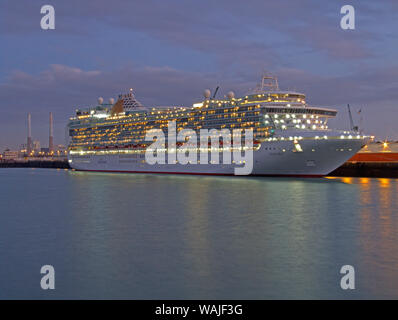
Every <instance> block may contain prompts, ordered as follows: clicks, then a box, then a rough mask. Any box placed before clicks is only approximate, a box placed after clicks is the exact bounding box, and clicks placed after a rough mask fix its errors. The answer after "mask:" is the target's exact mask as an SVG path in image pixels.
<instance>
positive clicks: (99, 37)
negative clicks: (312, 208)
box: [0, 0, 398, 151]
mask: <svg viewBox="0 0 398 320" xmlns="http://www.w3.org/2000/svg"><path fill="white" fill-rule="evenodd" d="M45 4H50V5H52V6H54V8H55V30H42V29H41V28H40V20H41V18H42V16H43V15H42V14H41V13H40V8H41V6H42V5H45ZM345 4H350V5H352V6H354V8H355V18H356V24H355V27H356V28H355V30H343V29H341V28H340V19H341V17H342V16H343V15H342V14H340V8H341V7H342V6H343V5H345ZM397 25H398V1H396V0H385V1H374V0H372V1H371V0H369V1H366V0H360V1H359V0H350V1H326V0H325V1H321V0H300V1H297V0H295V1H293V0H289V1H286V0H279V1H267V0H253V1H237V0H229V1H224V0H218V1H214V0H213V1H208V0H201V1H189V0H185V1H174V0H169V1H164V0H160V1H155V0H146V1H125V0H112V1H108V0H107V1H106V0H95V1H94V0H90V1H87V0H85V1H76V0H68V1H66V0H63V1H59V0H46V1H38V0H17V1H16V0H13V1H12V0H1V2H0V43H1V47H0V98H1V100H0V101H1V104H0V108H1V109H0V110H1V111H0V112H1V114H0V151H3V150H4V149H5V148H6V147H9V148H11V149H15V148H18V147H19V146H20V144H22V143H25V142H26V117H27V113H28V112H30V113H31V114H32V135H33V139H35V140H37V139H38V140H40V141H41V144H42V146H47V144H48V113H49V112H50V111H52V112H53V114H54V125H55V143H57V144H64V143H65V125H66V123H67V120H68V118H69V117H70V116H72V115H73V113H74V110H75V109H76V108H77V107H79V106H90V105H94V104H95V103H96V101H97V98H98V97H99V96H102V97H104V99H105V100H106V101H107V100H108V99H109V98H110V97H114V98H116V96H117V95H118V94H119V93H122V92H125V91H127V90H128V88H130V87H132V88H134V90H135V95H136V97H137V99H138V100H140V101H141V102H142V103H143V104H144V105H146V106H149V107H152V106H157V105H161V106H165V105H192V103H194V102H197V101H200V100H201V99H202V92H203V90H204V89H206V88H209V89H211V90H214V88H215V87H216V86H217V85H219V86H220V87H221V88H220V96H221V97H222V96H223V95H224V94H226V92H228V91H230V90H233V91H235V92H236V94H237V95H241V94H245V93H246V92H247V90H248V89H250V88H253V87H255V85H256V83H257V82H259V80H260V77H261V74H262V72H263V70H264V69H265V70H267V71H268V72H271V73H272V74H274V75H276V76H278V79H279V84H280V86H281V88H284V89H288V88H290V89H293V88H294V89H295V90H298V91H300V92H304V93H305V94H307V102H308V103H309V104H311V105H316V106H329V107H333V108H337V109H338V110H339V116H338V119H336V120H334V121H333V122H330V125H331V126H336V127H340V128H344V129H348V124H349V120H348V115H347V109H346V105H347V103H349V104H350V105H351V106H352V109H353V111H357V110H358V109H361V110H362V117H363V129H364V130H365V132H366V133H369V134H374V135H376V137H377V138H379V139H385V138H389V139H395V140H398V125H397V122H398V111H397V110H398V105H397V101H398V59H397V57H398V28H397ZM354 120H355V121H356V122H357V123H359V116H358V114H357V113H356V112H354Z"/></svg>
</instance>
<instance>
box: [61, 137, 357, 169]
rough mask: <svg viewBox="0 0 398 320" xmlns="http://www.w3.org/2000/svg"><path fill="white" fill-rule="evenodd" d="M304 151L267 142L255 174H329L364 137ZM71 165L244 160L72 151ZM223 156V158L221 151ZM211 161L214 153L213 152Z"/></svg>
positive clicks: (317, 143) (307, 143)
mask: <svg viewBox="0 0 398 320" xmlns="http://www.w3.org/2000/svg"><path fill="white" fill-rule="evenodd" d="M299 143H300V146H301V149H302V152H298V151H297V150H296V149H295V148H294V144H293V142H292V141H286V140H285V141H271V142H268V141H267V142H263V143H262V144H261V147H260V148H259V149H258V150H257V151H253V170H252V172H251V175H266V176H283V175H287V176H325V175H327V174H329V173H330V172H332V171H333V170H335V169H336V168H338V167H339V166H341V165H342V164H343V163H345V162H346V161H347V160H348V159H350V158H351V157H352V156H353V155H354V154H356V153H357V152H358V151H359V150H360V149H361V148H362V146H363V145H364V144H365V141H364V140H362V139H355V140H354V139H353V140H349V139H341V140H339V139H334V140H329V139H319V140H315V139H314V140H301V141H300V142H299ZM198 158H199V157H198ZM68 159H69V163H70V166H71V167H72V168H73V169H76V170H81V171H99V172H130V173H169V174H203V175H206V174H207V175H234V174H235V168H236V167H242V166H243V165H242V164H236V163H232V164H222V163H220V164H203V163H202V164H185V165H183V164H178V163H177V164H167V163H166V164H153V165H151V164H148V163H147V162H146V161H145V154H141V155H138V154H132V153H130V154H129V153H120V154H103V155H102V154H91V155H89V154H85V155H80V154H69V155H68ZM220 159H222V157H221V154H220ZM209 161H210V156H209Z"/></svg>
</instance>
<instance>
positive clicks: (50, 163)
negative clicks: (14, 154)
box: [0, 160, 71, 169]
mask: <svg viewBox="0 0 398 320" xmlns="http://www.w3.org/2000/svg"><path fill="white" fill-rule="evenodd" d="M0 168H48V169H71V167H70V166H69V163H68V161H66V160H26V161H1V162H0Z"/></svg>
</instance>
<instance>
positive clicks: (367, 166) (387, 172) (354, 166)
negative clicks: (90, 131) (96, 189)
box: [0, 160, 398, 178]
mask: <svg viewBox="0 0 398 320" xmlns="http://www.w3.org/2000/svg"><path fill="white" fill-rule="evenodd" d="M0 168H48V169H71V167H70V166H69V163H68V161H66V160H27V161H2V162H0ZM328 176H332V177H363V178H398V162H346V163H345V164H344V165H342V166H341V167H340V168H337V169H336V170H334V171H333V172H331V173H330V174H329V175H328Z"/></svg>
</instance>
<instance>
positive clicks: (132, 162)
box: [67, 75, 370, 177]
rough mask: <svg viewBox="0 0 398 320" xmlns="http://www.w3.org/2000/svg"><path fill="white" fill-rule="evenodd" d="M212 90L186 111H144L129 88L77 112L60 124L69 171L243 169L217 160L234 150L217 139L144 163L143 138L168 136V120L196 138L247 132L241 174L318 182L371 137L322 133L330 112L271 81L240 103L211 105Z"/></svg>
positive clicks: (179, 146)
mask: <svg viewBox="0 0 398 320" xmlns="http://www.w3.org/2000/svg"><path fill="white" fill-rule="evenodd" d="M217 89H218V88H217ZM217 89H216V90H215V92H214V94H213V95H211V92H210V90H205V92H204V98H203V100H202V101H201V102H197V103H194V104H193V105H192V106H190V107H152V108H150V107H145V106H143V105H142V104H141V103H140V102H139V101H138V100H137V99H136V98H135V95H134V93H133V90H132V89H130V91H129V92H128V93H126V94H120V95H119V97H118V99H117V101H116V102H115V101H114V99H112V98H111V99H110V100H109V103H105V102H104V100H103V99H102V98H99V99H98V104H97V105H95V106H93V107H90V108H84V109H82V108H79V109H77V110H76V114H75V115H74V116H73V117H71V118H70V120H69V122H68V125H67V132H68V139H69V142H68V144H69V145H68V161H69V164H70V166H71V167H72V168H73V169H76V170H83V171H100V172H130V173H168V174H203V175H206V174H208V175H234V174H236V168H239V167H244V166H246V165H247V164H246V163H245V160H242V158H241V159H238V158H234V159H232V160H230V161H229V162H228V161H223V159H224V158H223V157H225V154H226V153H225V152H227V151H229V150H231V151H232V149H233V148H234V145H231V144H228V143H224V144H223V139H221V138H220V139H218V138H217V143H218V145H216V147H214V146H213V145H212V144H210V142H209V145H207V144H206V145H205V147H203V145H201V144H199V142H198V144H197V147H195V148H196V151H197V157H196V158H195V159H194V160H192V158H190V161H189V162H187V163H182V162H181V161H178V160H177V161H174V162H170V161H168V162H166V163H155V164H153V163H149V162H148V161H147V159H146V152H147V151H148V148H151V145H152V144H153V142H154V140H156V139H154V140H152V141H148V140H147V139H146V138H147V137H146V135H147V133H148V132H149V131H150V130H153V129H160V130H162V131H164V132H165V133H167V132H168V131H169V130H170V123H171V122H172V123H175V129H176V132H177V133H178V132H180V131H181V130H183V129H192V130H193V131H194V132H198V134H199V131H200V130H203V129H208V130H210V129H212V130H213V131H212V132H221V131H222V130H224V129H228V130H230V131H231V132H236V130H238V131H239V130H241V132H242V133H243V138H244V137H245V133H247V132H249V131H251V130H252V131H251V132H252V136H253V139H252V143H251V144H247V145H246V144H243V143H242V145H241V146H239V148H240V149H239V150H238V151H239V152H242V153H244V152H249V151H250V152H252V155H253V158H252V163H251V169H250V172H248V173H244V174H251V175H261V176H263V175H264V176H303V177H312V176H314V177H319V176H325V175H327V174H328V173H330V172H332V171H333V170H334V169H336V168H338V167H339V166H341V165H342V164H343V163H344V162H346V161H347V160H348V159H350V158H351V157H353V156H354V155H355V154H356V153H357V152H358V151H359V150H360V149H361V148H362V147H363V146H364V145H366V143H367V142H368V141H369V139H370V137H369V136H365V135H363V134H360V133H359V132H358V131H347V130H336V129H332V128H329V126H328V121H329V120H330V119H333V118H334V117H336V114H337V111H336V110H334V109H331V108H324V107H314V106H311V105H309V104H308V103H307V100H306V95H305V94H303V93H299V92H296V91H291V90H281V89H279V85H278V80H277V78H276V77H273V76H267V75H265V76H263V77H262V79H261V83H260V84H259V85H258V86H257V87H256V88H255V89H254V90H251V91H250V93H248V94H247V95H245V96H242V97H235V94H234V93H233V92H232V91H231V92H229V93H228V94H227V96H225V97H224V98H223V99H218V98H217V97H216V93H217ZM192 130H191V131H192ZM209 140H210V139H209ZM177 141H178V140H177ZM184 141H185V142H186V140H184ZM184 141H179V142H176V143H175V145H173V146H172V145H169V144H170V142H169V141H168V142H166V143H164V144H163V147H164V149H159V150H157V153H159V152H165V153H166V154H167V157H170V154H171V153H173V152H174V159H175V158H176V157H175V154H177V153H178V152H183V153H185V152H186V151H187V146H186V145H185V146H184ZM184 147H185V149H184ZM235 149H236V147H235ZM170 150H171V153H170ZM234 151H236V150H234ZM204 153H206V155H207V156H208V158H209V159H213V158H212V156H213V155H214V153H218V155H219V157H218V161H212V160H210V161H209V162H203V161H201V157H200V156H201V155H202V154H204ZM220 159H222V160H220Z"/></svg>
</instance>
